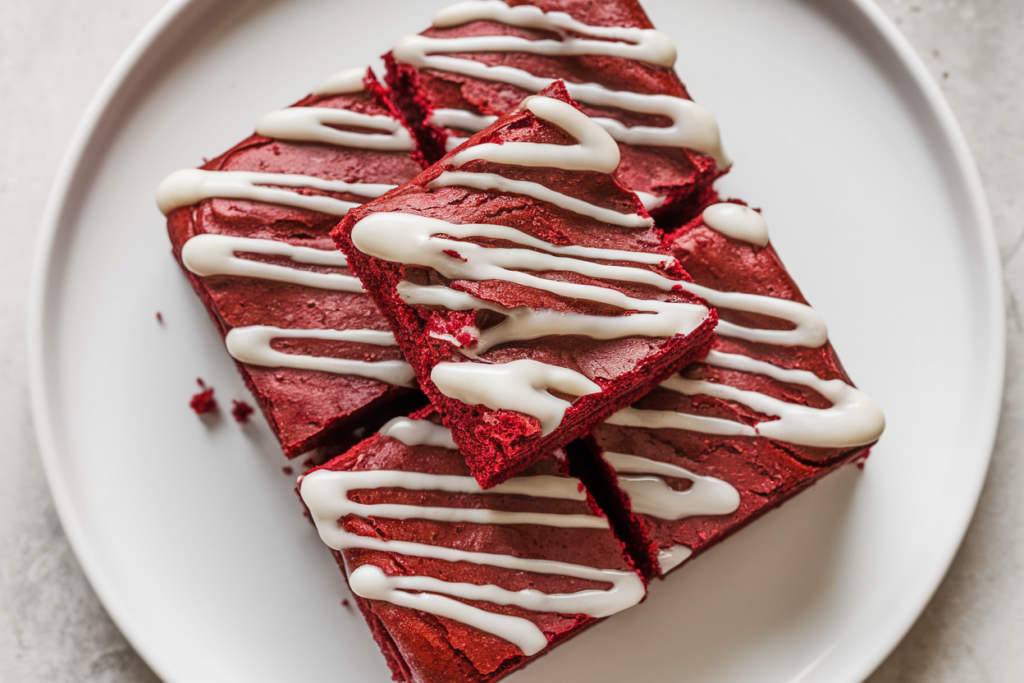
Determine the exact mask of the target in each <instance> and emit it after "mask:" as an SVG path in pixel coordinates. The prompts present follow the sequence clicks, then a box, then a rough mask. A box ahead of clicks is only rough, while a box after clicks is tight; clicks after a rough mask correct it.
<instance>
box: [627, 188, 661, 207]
mask: <svg viewBox="0 0 1024 683" xmlns="http://www.w3.org/2000/svg"><path fill="white" fill-rule="evenodd" d="M633 194H635V195H636V196H637V198H638V199H639V200H640V203H641V204H643V205H644V208H645V209H647V210H648V211H652V210H654V209H658V208H660V207H662V206H664V204H665V200H666V199H667V197H661V196H659V195H656V194H651V193H650V192H641V191H640V190H633Z"/></svg>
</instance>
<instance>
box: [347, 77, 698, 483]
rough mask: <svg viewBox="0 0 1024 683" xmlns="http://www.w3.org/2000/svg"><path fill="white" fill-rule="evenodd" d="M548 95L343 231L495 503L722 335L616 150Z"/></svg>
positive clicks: (556, 95)
mask: <svg viewBox="0 0 1024 683" xmlns="http://www.w3.org/2000/svg"><path fill="white" fill-rule="evenodd" d="M544 95H546V96H545V97H537V98H531V99H529V100H527V101H525V102H524V104H523V107H522V108H519V109H516V110H515V111H514V112H512V113H511V114H509V115H508V116H506V117H504V118H502V119H501V120H499V121H498V122H497V123H495V124H494V125H492V126H491V127H489V128H487V129H486V130H484V131H482V132H480V133H478V134H476V135H474V136H473V137H472V138H471V139H470V140H469V141H468V142H467V143H465V144H464V145H463V146H461V147H459V148H458V150H456V151H455V152H453V153H452V154H450V155H448V156H446V157H445V158H444V159H442V160H441V161H440V162H438V163H437V164H435V165H434V166H432V167H431V168H429V169H428V170H426V171H424V172H423V173H422V174H421V175H419V176H418V177H417V178H416V179H415V180H413V181H411V182H410V183H408V184H406V185H405V186H403V187H402V188H400V189H398V190H396V191H394V192H391V193H389V194H388V195H386V196H384V197H382V198H380V199H378V200H376V201H374V202H370V203H368V204H366V205H364V206H362V207H359V208H358V209H354V210H352V211H351V212H350V213H349V214H348V216H347V217H346V218H345V219H344V220H343V221H342V223H341V224H340V225H339V226H338V228H337V230H335V232H334V236H335V239H336V240H337V242H338V246H339V247H340V248H341V249H342V251H344V252H345V254H346V255H347V256H348V259H349V263H350V264H351V267H352V270H353V271H354V272H355V273H356V274H357V275H358V276H359V278H360V279H361V280H362V281H363V284H364V285H365V287H366V290H367V292H369V293H370V295H371V296H373V297H374V300H375V301H376V302H377V304H378V305H379V307H380V309H381V310H382V311H383V312H384V314H385V315H386V316H387V317H388V319H389V321H390V322H391V325H392V329H393V330H394V331H395V336H396V338H397V339H398V342H399V345H400V346H401V347H402V350H403V351H404V353H405V356H406V358H407V359H408V361H409V362H410V363H411V364H412V366H413V368H414V369H415V371H416V375H417V378H418V379H419V384H420V386H421V387H422V388H423V390H424V391H425V392H426V394H427V396H428V397H429V398H430V400H431V402H432V403H433V404H434V406H435V407H436V408H437V409H438V411H439V412H440V414H441V417H442V420H443V421H444V423H445V425H447V426H448V427H450V428H451V429H452V431H453V433H454V435H455V440H456V442H457V443H458V444H459V446H460V448H461V450H462V453H463V455H464V456H465V457H466V460H467V462H468V463H469V466H470V469H471V470H472V472H473V475H474V476H475V477H476V478H477V480H478V481H479V482H480V483H481V485H483V486H484V487H489V486H493V485H495V484H497V483H499V482H501V481H503V480H504V479H506V478H508V477H509V476H512V475H513V474H515V473H517V472H519V471H522V470H523V469H525V468H526V467H528V466H530V465H531V464H532V463H533V462H535V461H536V460H537V459H538V458H540V457H542V456H544V455H547V454H548V453H551V452H552V451H553V450H555V449H557V448H560V447H562V446H564V445H565V444H567V443H568V442H569V441H571V440H572V439H574V438H576V437H577V436H579V435H580V434H582V433H583V432H585V431H586V430H587V429H589V428H590V427H591V426H592V425H593V424H595V423H597V422H599V421H600V420H601V419H603V418H604V417H606V416H607V415H609V414H610V413H611V412H612V411H614V410H615V409H617V408H618V407H621V406H624V405H627V404H628V403H629V402H631V401H633V400H635V399H636V398H638V397H639V396H641V395H643V394H644V393H646V392H647V391H648V390H649V389H651V388H652V387H654V386H655V385H656V384H657V383H658V382H659V381H661V380H662V379H664V378H665V377H667V376H668V375H670V374H671V373H673V372H675V371H678V370H679V369H680V368H682V367H683V366H685V365H686V364H688V363H689V362H691V361H693V360H695V359H697V358H700V357H702V356H703V355H704V353H705V352H706V350H707V346H708V344H709V343H710V340H711V333H712V330H713V328H714V325H715V321H716V317H715V314H714V312H713V311H709V310H708V309H707V308H706V307H705V306H704V305H703V302H702V301H701V300H700V299H699V298H697V297H695V296H694V295H693V294H691V293H690V292H688V291H686V289H685V286H686V277H687V276H686V274H685V272H684V271H683V270H682V268H680V267H679V265H678V263H677V262H676V261H675V260H674V259H673V258H672V257H671V256H670V255H669V254H668V253H667V252H666V251H665V250H664V248H663V247H662V245H661V233H660V232H659V231H657V230H656V229H655V228H654V227H653V221H652V220H651V219H650V218H649V217H648V215H647V213H646V211H645V210H644V209H643V207H642V206H641V204H640V202H639V200H638V199H637V198H636V195H634V194H633V193H631V192H629V191H627V190H625V189H624V188H622V187H621V186H620V185H619V184H618V183H617V182H616V181H615V179H614V178H613V177H612V176H611V175H609V172H610V171H611V170H614V168H615V165H616V162H617V156H618V155H617V147H616V145H615V143H614V141H613V140H612V139H611V138H610V137H609V136H608V135H607V133H605V131H604V130H603V129H601V128H600V127H599V126H597V125H596V124H594V123H593V122H592V121H591V120H590V119H588V118H587V117H586V116H584V115H582V114H581V113H580V112H579V111H578V109H577V108H575V106H574V105H573V103H572V101H571V99H570V98H569V97H568V95H567V94H566V93H565V91H564V89H563V88H561V85H560V84H556V85H555V86H552V87H551V88H549V89H548V90H546V91H545V92H544ZM535 110H536V111H541V112H542V113H541V114H538V113H535ZM545 117H546V118H545ZM552 120H558V121H560V124H558V125H556V124H555V123H553V122H552ZM563 126H565V127H563ZM566 127H567V128H566ZM568 128H572V129H574V132H570V130H568ZM563 150H564V151H563ZM510 155H511V156H510ZM560 166H565V167H566V168H563V167H560ZM599 167H600V168H601V169H602V170H592V169H595V168H599ZM553 195H557V196H553Z"/></svg>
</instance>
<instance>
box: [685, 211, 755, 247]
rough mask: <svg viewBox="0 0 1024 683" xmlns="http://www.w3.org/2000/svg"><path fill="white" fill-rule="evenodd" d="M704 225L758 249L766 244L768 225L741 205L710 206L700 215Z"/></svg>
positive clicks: (753, 212)
mask: <svg viewBox="0 0 1024 683" xmlns="http://www.w3.org/2000/svg"><path fill="white" fill-rule="evenodd" d="M701 218H702V219H703V220H704V223H705V225H707V226H708V227H709V228H711V229H712V230H714V231H715V232H718V233H721V234H723V235H725V236H726V237H731V238H733V239H735V240H740V241H742V242H749V243H751V244H755V245H757V246H759V247H763V246H765V245H767V244H768V224H767V223H766V222H765V220H764V216H762V215H761V214H760V213H758V212H757V211H754V210H753V209H751V208H750V207H749V206H743V205H741V204H730V203H727V202H723V203H721V204H712V205H711V206H709V207H708V208H706V209H704V213H703V214H701Z"/></svg>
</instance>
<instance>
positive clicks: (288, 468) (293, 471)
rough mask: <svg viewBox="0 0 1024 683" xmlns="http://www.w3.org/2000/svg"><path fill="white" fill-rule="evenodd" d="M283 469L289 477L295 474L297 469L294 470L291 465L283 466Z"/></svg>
mask: <svg viewBox="0 0 1024 683" xmlns="http://www.w3.org/2000/svg"><path fill="white" fill-rule="evenodd" d="M281 471H282V472H284V473H285V474H287V475H288V476H289V477H290V476H291V475H293V474H295V470H293V469H292V468H291V466H290V465H285V466H284V467H282V468H281Z"/></svg>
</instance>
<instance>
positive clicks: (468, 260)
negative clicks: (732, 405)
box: [352, 213, 707, 355]
mask: <svg viewBox="0 0 1024 683" xmlns="http://www.w3.org/2000/svg"><path fill="white" fill-rule="evenodd" d="M437 235H449V236H451V237H455V238H460V237H461V238H469V237H490V238H495V239H502V240H507V241H510V242H513V243H517V244H521V245H523V246H524V247H530V248H527V249H510V248H502V249H496V248H490V247H483V246H480V245H477V244H473V243H470V242H461V241H457V240H453V239H448V238H445V237H438V236H437ZM352 241H353V243H354V244H355V246H356V248H357V249H359V250H360V251H362V252H364V253H366V254H369V255H371V256H375V257H377V258H381V259H384V260H387V261H392V262H397V263H403V264H406V265H419V266H426V267H429V268H433V269H434V270H436V271H437V272H438V273H440V274H441V275H443V276H444V277H446V278H448V279H451V280H471V281H482V280H504V281H507V282H514V283H517V284H520V285H523V286H527V287H532V288H535V289H540V290H543V291H547V292H551V293H553V294H556V295H558V296H562V297H565V298H567V299H583V300H588V301H595V302H599V303H604V304H609V305H611V306H616V307H619V308H622V309H624V310H626V311H639V312H641V313H648V314H653V315H645V316H644V317H643V318H637V316H636V315H625V316H583V315H570V314H565V315H563V314H558V313H554V312H536V313H534V312H532V311H531V313H530V314H528V313H527V312H526V311H522V312H520V313H519V314H518V315H512V312H509V313H510V315H511V317H510V319H509V320H507V321H504V322H503V323H501V325H499V326H496V327H495V328H494V329H493V330H489V331H488V332H489V334H490V338H491V341H489V344H490V345H493V344H495V343H502V342H503V341H511V340H513V339H534V338H537V337H540V336H545V335H547V334H588V335H592V336H594V337H595V338H599V339H618V338H622V337H629V336H637V335H640V336H652V337H666V336H672V335H674V334H689V333H690V332H692V331H693V330H694V329H696V328H697V327H698V326H699V325H700V324H701V322H702V321H703V320H704V318H705V316H706V315H707V313H706V310H707V309H705V308H704V307H703V306H700V305H696V304H690V303H675V302H665V301H655V300H641V299H635V298H633V297H630V296H627V295H626V294H624V293H622V292H620V291H618V290H615V289H610V288H608V287H601V286H598V285H587V284H579V283H571V282H563V281H556V280H549V279H546V278H543V277H540V276H537V275H533V274H531V273H528V272H523V270H529V271H562V272H574V273H579V274H581V275H586V276H589V277H594V278H601V279H608V280H617V281H622V282H637V283H643V284H652V285H654V286H657V287H660V288H662V289H664V290H671V289H672V288H673V287H674V286H685V285H686V284H687V283H681V282H678V281H676V280H670V279H668V278H666V277H664V276H662V275H659V274H658V273H654V272H652V271H648V270H643V269H640V268H636V267H630V266H617V265H608V264H603V263H595V262H593V261H585V260H582V259H580V258H573V257H575V256H580V257H584V258H594V259H604V260H614V261H619V262H622V261H626V262H632V263H639V264H656V263H663V262H665V261H666V260H668V259H670V258H671V257H667V256H665V255H663V254H650V253H646V252H631V251H622V250H616V249H600V248H595V247H582V246H575V245H573V246H564V247H559V246H555V245H552V244H550V243H549V242H545V241H543V240H540V239H537V238H535V237H532V236H530V235H527V234H526V233H523V232H521V231H519V230H516V229H515V228H511V227H506V226H501V225H490V224H463V225H456V224H452V223H448V222H447V221H442V220H440V219H436V218H429V217H426V216H419V215H415V214H405V213H377V214H371V215H370V216H367V217H366V218H364V219H363V220H361V221H360V222H359V223H357V224H356V225H355V226H354V228H353V230H352ZM535 249H543V250H544V252H548V253H543V252H541V251H535ZM453 253H457V254H459V255H460V256H461V258H456V257H454V256H452V254H453ZM462 259H465V260H462ZM513 268H515V269H522V270H512V269H513ZM400 287H402V288H403V291H405V292H406V293H407V294H410V295H411V294H412V293H414V292H415V293H416V295H417V296H430V297H431V298H432V299H433V303H436V304H439V305H447V304H449V303H450V304H453V305H456V306H458V308H456V309H455V310H466V309H467V308H476V306H475V305H473V306H470V304H472V303H473V302H474V301H478V300H476V299H469V298H466V297H464V296H460V295H458V294H451V295H448V294H444V293H442V292H440V291H438V290H422V289H416V288H415V287H414V286H410V285H409V284H406V283H402V284H401V285H400ZM411 301H412V300H411V299H410V303H411ZM419 301H422V299H419ZM488 308H491V310H498V309H495V308H493V307H490V306H488ZM506 311H508V309H502V310H501V311H499V312H506ZM531 315H532V316H534V317H531ZM497 337H503V339H502V342H499V341H495V339H496V338H497ZM467 355H469V354H467Z"/></svg>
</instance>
